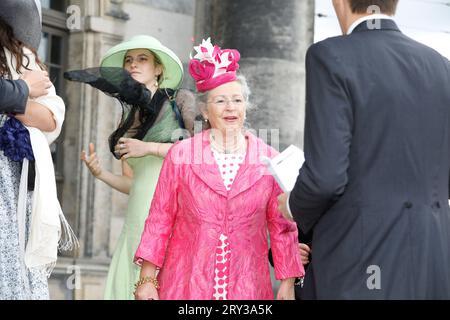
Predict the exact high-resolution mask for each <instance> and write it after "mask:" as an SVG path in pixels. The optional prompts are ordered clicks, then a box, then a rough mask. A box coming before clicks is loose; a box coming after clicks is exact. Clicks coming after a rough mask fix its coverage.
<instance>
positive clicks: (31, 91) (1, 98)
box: [0, 71, 51, 113]
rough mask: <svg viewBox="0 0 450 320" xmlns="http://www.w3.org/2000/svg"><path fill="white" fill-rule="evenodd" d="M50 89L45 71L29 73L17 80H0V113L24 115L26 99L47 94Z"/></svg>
mask: <svg viewBox="0 0 450 320" xmlns="http://www.w3.org/2000/svg"><path fill="white" fill-rule="evenodd" d="M50 87H51V82H50V79H49V78H48V74H47V72H45V71H30V72H27V73H25V74H24V75H23V76H22V78H21V79H19V80H7V79H3V78H0V113H25V108H26V105H27V101H28V97H31V98H36V97H40V96H43V95H45V94H47V92H48V89H49V88H50Z"/></svg>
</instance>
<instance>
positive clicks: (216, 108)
mask: <svg viewBox="0 0 450 320" xmlns="http://www.w3.org/2000/svg"><path fill="white" fill-rule="evenodd" d="M245 110H246V101H245V99H244V95H243V94H242V86H241V84H240V83H239V82H237V81H234V82H228V83H225V84H223V85H221V86H219V87H217V88H215V89H213V90H211V91H210V92H209V94H208V100H207V103H206V111H205V112H204V115H203V116H204V117H205V118H206V119H208V120H209V123H210V124H211V128H213V129H218V130H220V131H222V132H223V133H226V131H227V130H240V129H242V127H243V125H244V121H245Z"/></svg>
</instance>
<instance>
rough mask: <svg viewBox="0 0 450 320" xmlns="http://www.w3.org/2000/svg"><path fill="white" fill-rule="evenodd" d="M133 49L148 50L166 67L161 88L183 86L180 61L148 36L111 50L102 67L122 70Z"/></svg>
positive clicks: (141, 36)
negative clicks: (129, 51) (127, 56)
mask: <svg viewBox="0 0 450 320" xmlns="http://www.w3.org/2000/svg"><path fill="white" fill-rule="evenodd" d="M133 49H148V50H150V51H151V52H153V53H154V54H155V55H156V56H157V57H158V58H159V60H160V61H161V63H162V64H163V66H164V72H163V79H162V81H161V83H160V84H159V86H160V87H161V88H170V89H177V88H178V87H179V86H180V85H181V81H182V79H183V64H182V63H181V61H180V59H179V58H178V57H177V55H176V54H175V53H174V52H173V51H172V50H170V49H169V48H167V47H165V46H163V45H162V44H161V42H159V41H158V40H157V39H155V38H153V37H151V36H147V35H138V36H135V37H133V38H131V39H130V40H129V41H126V42H122V43H120V44H118V45H116V46H114V47H112V48H111V49H109V50H108V52H107V53H106V55H105V56H104V57H103V59H102V62H101V67H119V68H122V67H123V62H124V59H125V55H126V53H127V51H128V50H133Z"/></svg>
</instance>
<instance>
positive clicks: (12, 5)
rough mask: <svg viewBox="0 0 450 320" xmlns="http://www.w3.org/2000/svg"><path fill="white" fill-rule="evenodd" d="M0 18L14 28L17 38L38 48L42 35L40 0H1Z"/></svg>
mask: <svg viewBox="0 0 450 320" xmlns="http://www.w3.org/2000/svg"><path fill="white" fill-rule="evenodd" d="M0 18H1V19H2V20H3V21H5V22H6V23H7V24H8V25H9V26H10V27H11V28H12V29H13V32H14V36H15V37H16V38H17V40H19V41H21V42H23V43H24V45H25V46H27V47H29V48H31V49H34V50H38V48H39V43H40V42H41V35H42V21H41V20H42V17H41V2H40V1H39V0H0Z"/></svg>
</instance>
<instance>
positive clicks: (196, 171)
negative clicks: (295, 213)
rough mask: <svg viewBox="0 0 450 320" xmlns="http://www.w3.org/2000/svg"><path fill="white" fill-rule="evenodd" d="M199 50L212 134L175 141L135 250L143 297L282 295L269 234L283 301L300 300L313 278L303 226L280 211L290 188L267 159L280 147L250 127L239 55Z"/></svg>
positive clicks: (197, 63)
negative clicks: (303, 253) (307, 278)
mask: <svg viewBox="0 0 450 320" xmlns="http://www.w3.org/2000/svg"><path fill="white" fill-rule="evenodd" d="M195 49H196V51H197V55H196V56H195V57H194V58H193V59H192V60H191V63H190V73H191V75H192V76H193V78H194V79H195V80H196V84H197V90H198V91H199V96H198V98H199V107H200V108H201V110H202V114H203V117H204V119H205V121H206V122H209V124H210V126H211V130H206V131H203V132H202V133H199V134H197V135H195V136H194V137H193V138H191V139H188V140H184V141H182V142H179V143H177V144H175V145H174V146H173V147H172V148H171V150H170V151H169V153H168V155H167V157H166V159H165V161H164V164H163V167H162V169H161V173H160V177H159V181H158V184H157V187H156V191H155V194H154V197H153V200H152V204H151V208H150V213H149V216H148V218H147V220H146V223H145V228H144V232H143V234H142V238H141V242H140V245H139V247H138V249H137V252H136V254H135V262H136V263H137V264H139V265H141V266H142V268H141V278H140V280H139V281H138V283H136V286H135V287H136V292H135V296H136V299H141V300H148V299H177V300H178V299H192V300H209V299H216V300H222V299H223V300H226V299H245V300H247V299H258V300H260V299H273V298H274V296H273V292H272V285H271V281H270V275H269V263H268V239H267V230H268V231H269V234H270V245H271V248H272V254H273V259H274V265H275V277H276V278H277V279H279V280H281V284H280V289H279V291H278V295H277V298H278V299H293V298H294V280H295V278H296V277H302V276H303V275H304V269H303V266H302V263H301V260H300V255H299V252H298V243H297V227H296V225H295V223H294V222H292V221H288V220H286V219H285V218H284V217H283V215H282V214H281V212H279V211H278V209H277V196H278V195H279V194H281V193H282V191H281V189H280V188H279V186H278V185H277V183H276V181H275V180H274V178H273V177H272V176H271V175H270V174H269V173H268V172H267V171H266V169H265V167H264V165H263V164H262V163H260V158H261V157H262V156H268V157H273V156H275V155H276V151H275V150H274V149H272V148H271V147H269V146H268V145H266V144H265V143H264V142H263V141H262V140H260V139H258V138H256V137H255V136H254V135H252V134H250V133H248V132H245V131H244V130H243V124H244V121H245V114H246V107H247V102H248V96H249V94H250V92H249V89H248V86H247V83H246V81H245V78H243V77H242V76H236V70H237V69H238V68H239V65H238V64H237V62H238V60H239V57H240V56H239V53H238V52H237V51H236V50H221V49H220V48H218V47H217V46H215V47H213V46H212V44H211V42H210V40H209V39H208V40H207V41H203V42H202V44H201V45H200V46H198V47H195ZM157 270H159V273H158V275H157V277H156V274H157Z"/></svg>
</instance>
